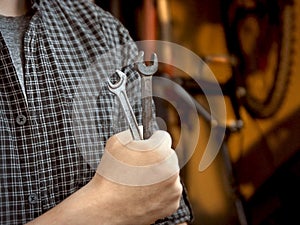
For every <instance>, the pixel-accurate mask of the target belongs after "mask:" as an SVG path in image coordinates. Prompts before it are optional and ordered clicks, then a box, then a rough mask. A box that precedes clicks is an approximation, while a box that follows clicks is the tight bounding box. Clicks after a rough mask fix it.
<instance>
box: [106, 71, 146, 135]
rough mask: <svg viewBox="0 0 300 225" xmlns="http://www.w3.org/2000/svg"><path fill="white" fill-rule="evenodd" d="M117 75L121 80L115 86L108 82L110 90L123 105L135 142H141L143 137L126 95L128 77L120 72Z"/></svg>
mask: <svg viewBox="0 0 300 225" xmlns="http://www.w3.org/2000/svg"><path fill="white" fill-rule="evenodd" d="M116 73H117V74H118V75H119V78H120V80H119V81H118V82H117V83H115V84H112V83H111V82H110V81H108V89H109V91H110V92H112V93H114V94H115V95H116V96H117V97H118V99H119V101H120V103H121V106H122V109H123V111H124V114H125V118H126V120H127V122H128V125H129V129H130V131H131V134H132V138H133V139H134V140H141V139H142V135H141V133H140V130H139V126H138V123H137V120H136V117H135V115H134V112H133V110H132V107H131V105H130V103H129V100H128V97H127V93H126V88H125V87H126V75H125V74H124V73H123V72H122V71H120V70H117V71H116Z"/></svg>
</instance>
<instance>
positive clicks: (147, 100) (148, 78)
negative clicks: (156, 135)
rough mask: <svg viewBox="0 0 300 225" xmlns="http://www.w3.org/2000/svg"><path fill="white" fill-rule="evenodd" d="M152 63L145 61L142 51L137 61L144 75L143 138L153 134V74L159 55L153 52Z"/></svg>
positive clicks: (156, 67)
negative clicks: (148, 63) (147, 63)
mask: <svg viewBox="0 0 300 225" xmlns="http://www.w3.org/2000/svg"><path fill="white" fill-rule="evenodd" d="M152 62H153V63H152V65H149V66H147V65H146V64H145V63H144V52H143V51H140V53H139V56H138V61H137V69H138V70H139V72H140V73H141V76H142V109H143V112H142V118H143V138H144V139H148V138H149V137H150V136H151V135H152V129H151V124H152V120H153V118H152V101H153V99H152V75H153V74H155V73H156V71H157V69H158V62H157V55H156V54H155V53H153V54H152Z"/></svg>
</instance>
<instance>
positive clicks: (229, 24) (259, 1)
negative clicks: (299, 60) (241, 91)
mask: <svg viewBox="0 0 300 225" xmlns="http://www.w3.org/2000/svg"><path fill="white" fill-rule="evenodd" d="M228 3H229V4H228ZM227 7H228V8H227V12H226V14H225V17H226V18H225V23H226V24H225V30H226V33H227V42H228V48H229V51H230V52H231V53H232V54H234V55H235V56H237V58H238V59H239V64H238V67H237V70H238V74H237V76H240V78H239V79H240V80H242V81H243V84H242V85H243V86H244V87H245V90H246V95H245V96H244V105H245V108H246V109H247V110H248V112H249V113H250V114H251V115H252V116H253V117H256V118H266V117H270V116H272V115H274V114H275V113H276V112H277V111H278V109H279V108H280V106H281V104H282V102H283V100H284V97H285V94H286V92H287V88H288V81H289V76H290V69H291V64H292V54H293V35H294V33H293V28H294V25H293V23H294V19H293V17H294V13H293V1H292V0H290V1H286V0H276V1H274V0H245V1H236V0H233V1H227Z"/></svg>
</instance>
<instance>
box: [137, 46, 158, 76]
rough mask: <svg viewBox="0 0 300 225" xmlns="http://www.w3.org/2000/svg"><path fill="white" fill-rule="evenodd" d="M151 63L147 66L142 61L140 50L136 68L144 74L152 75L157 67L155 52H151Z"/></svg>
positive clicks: (142, 56)
mask: <svg viewBox="0 0 300 225" xmlns="http://www.w3.org/2000/svg"><path fill="white" fill-rule="evenodd" d="M151 61H152V65H149V66H147V65H146V64H145V63H144V52H143V51H140V52H139V55H138V60H137V69H138V70H139V72H140V73H141V74H142V75H144V76H152V75H153V74H155V73H156V71H157V69H158V61H157V55H156V54H155V53H153V54H152V60H151Z"/></svg>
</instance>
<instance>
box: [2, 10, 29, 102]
mask: <svg viewBox="0 0 300 225" xmlns="http://www.w3.org/2000/svg"><path fill="white" fill-rule="evenodd" d="M30 19H31V15H30V14H26V15H23V16H18V17H7V16H3V15H0V31H1V34H2V36H3V38H4V40H5V42H6V45H7V46H8V49H9V52H10V55H11V57H12V61H13V64H14V66H15V69H16V72H17V75H18V78H19V81H20V84H21V86H22V90H23V93H24V96H25V97H26V91H25V84H24V73H23V66H24V49H23V39H24V34H25V31H26V29H27V27H28V25H29V22H30Z"/></svg>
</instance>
